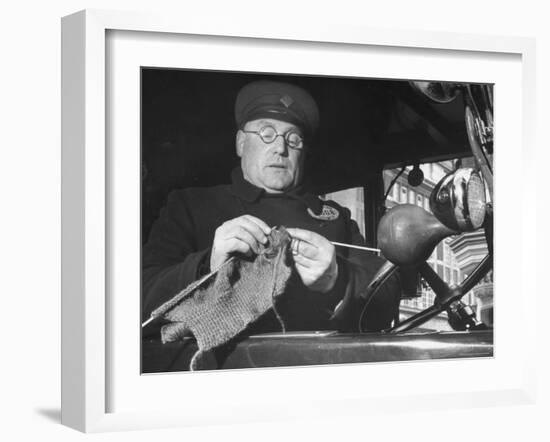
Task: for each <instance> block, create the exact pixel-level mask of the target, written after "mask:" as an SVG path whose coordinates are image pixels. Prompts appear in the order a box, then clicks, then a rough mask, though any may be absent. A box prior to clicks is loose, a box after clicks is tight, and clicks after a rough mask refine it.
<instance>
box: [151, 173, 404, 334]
mask: <svg viewBox="0 0 550 442" xmlns="http://www.w3.org/2000/svg"><path fill="white" fill-rule="evenodd" d="M232 181H233V182H232V184H231V185H220V186H215V187H209V188H189V189H184V190H177V191H173V192H172V193H171V194H170V195H169V197H168V202H167V205H166V207H165V208H164V209H163V210H162V211H161V214H160V216H159V218H158V220H157V221H156V222H155V223H154V225H153V227H152V230H151V234H150V236H149V241H148V242H147V244H146V245H145V246H144V248H143V310H142V312H143V318H144V319H146V318H148V317H149V316H150V314H151V312H152V311H153V310H154V309H155V308H157V307H158V306H159V305H161V304H163V303H164V302H166V301H168V300H169V299H170V298H172V297H173V296H174V295H175V294H177V293H178V292H180V291H181V290H182V289H183V288H185V287H186V286H187V285H188V284H190V283H191V282H192V281H195V280H196V279H198V278H199V277H200V276H202V275H204V274H206V273H208V272H209V271H210V269H209V262H210V251H211V246H212V241H213V238H214V234H215V230H216V229H217V228H218V227H219V226H220V225H221V224H223V223H224V222H225V221H228V220H230V219H233V218H236V217H239V216H242V215H245V214H249V215H253V216H255V217H257V218H260V219H262V220H263V221H264V222H265V223H266V224H268V225H269V226H285V227H298V228H301V229H306V230H311V231H313V232H316V233H318V234H320V235H323V236H324V237H325V238H327V239H328V240H330V241H338V242H344V243H353V244H362V243H363V242H364V241H363V239H362V237H361V235H360V233H359V229H358V227H357V224H356V223H355V222H354V221H353V220H351V218H350V212H349V210H348V209H345V208H343V207H341V206H339V205H338V204H336V203H335V202H332V201H322V200H321V199H319V198H318V197H317V196H315V195H312V194H310V193H308V192H306V191H304V190H303V189H297V190H295V191H293V192H290V193H285V194H267V193H265V192H264V191H263V190H262V189H259V188H257V187H255V186H253V185H252V184H250V183H249V182H247V181H246V180H245V179H244V178H243V176H242V172H241V170H240V169H235V170H234V171H233V174H232ZM323 205H328V206H330V207H332V208H334V209H336V210H337V211H338V214H339V216H338V217H337V219H334V220H321V219H317V218H316V217H314V216H312V214H311V213H313V214H319V213H321V211H322V207H323ZM337 252H338V258H337V260H338V267H339V276H338V280H337V282H336V284H335V286H334V288H333V289H332V290H331V291H330V292H329V293H325V294H322V293H318V292H313V291H310V290H308V289H307V288H306V287H305V286H304V285H303V284H302V283H301V281H300V280H299V278H298V277H296V278H294V280H293V283H292V284H291V290H292V292H293V294H292V295H291V296H285V299H286V300H287V302H286V303H285V305H284V306H283V307H282V311H283V313H282V314H283V317H284V319H285V325H286V326H287V330H327V329H340V330H346V331H348V330H355V329H356V328H357V320H358V316H359V313H360V309H361V305H360V303H359V302H358V300H357V296H358V293H359V292H360V290H362V289H364V287H365V286H366V285H367V284H368V283H369V282H370V280H371V279H372V276H373V275H374V274H375V272H376V270H378V268H379V267H380V265H381V264H382V262H383V261H382V260H381V259H380V258H379V257H377V256H375V255H373V254H372V253H369V252H364V251H355V250H350V249H344V248H340V247H337ZM353 263H356V264H353ZM392 284H393V288H392ZM388 287H389V289H388V288H387V289H386V290H382V291H381V292H380V293H379V295H378V296H377V297H376V298H375V299H374V300H373V301H371V303H370V305H369V315H368V316H369V317H368V318H367V323H368V324H369V326H368V327H369V329H381V328H384V327H387V326H389V325H390V322H391V320H392V319H393V317H394V314H395V309H396V305H398V300H399V296H400V291H399V288H398V287H396V286H395V281H394V282H393V283H390V284H389V286H388ZM390 289H391V290H390ZM343 298H345V302H344V306H345V308H344V309H338V310H339V313H338V315H337V317H334V318H332V316H333V313H334V309H335V307H336V305H337V304H338V303H339V302H340V301H342V299H343ZM279 330H280V324H279V322H278V321H277V320H276V318H275V315H273V314H271V313H268V314H266V315H265V316H264V317H262V318H260V320H259V321H258V322H257V323H255V324H254V325H253V326H252V327H251V329H250V330H249V333H258V332H268V331H279Z"/></svg>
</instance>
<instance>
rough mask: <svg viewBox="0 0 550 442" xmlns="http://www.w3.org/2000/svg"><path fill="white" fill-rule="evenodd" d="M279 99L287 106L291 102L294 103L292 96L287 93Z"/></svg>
mask: <svg viewBox="0 0 550 442" xmlns="http://www.w3.org/2000/svg"><path fill="white" fill-rule="evenodd" d="M279 101H280V102H281V103H283V104H284V105H285V107H287V108H289V107H290V106H292V103H294V100H293V99H292V97H289V96H288V95H284V96H283V97H282V98H281V99H280V100H279Z"/></svg>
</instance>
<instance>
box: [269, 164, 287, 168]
mask: <svg viewBox="0 0 550 442" xmlns="http://www.w3.org/2000/svg"><path fill="white" fill-rule="evenodd" d="M267 167H274V168H276V169H286V168H287V167H286V166H285V165H284V164H278V163H277V164H268V165H267Z"/></svg>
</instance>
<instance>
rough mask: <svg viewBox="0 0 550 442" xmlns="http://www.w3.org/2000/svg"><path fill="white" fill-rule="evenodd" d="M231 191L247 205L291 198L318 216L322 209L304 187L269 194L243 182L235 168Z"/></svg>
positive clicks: (317, 200) (314, 197) (319, 202)
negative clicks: (261, 199) (261, 200)
mask: <svg viewBox="0 0 550 442" xmlns="http://www.w3.org/2000/svg"><path fill="white" fill-rule="evenodd" d="M231 181H232V185H231V191H232V193H233V194H234V195H235V196H237V197H239V198H240V199H242V200H244V201H247V202H249V203H252V202H255V201H257V200H258V199H260V198H261V197H265V198H277V197H279V198H292V199H297V200H300V201H303V202H304V204H305V205H306V206H307V207H308V208H310V209H311V210H312V211H313V212H314V213H316V214H319V213H321V210H322V208H323V205H322V202H321V200H320V199H319V197H317V196H316V195H314V194H312V193H310V192H307V190H306V189H305V187H304V186H299V187H297V188H296V189H293V190H291V191H290V192H287V193H282V194H269V193H266V192H265V190H264V189H261V188H259V187H256V186H255V185H254V184H252V183H250V182H248V181H247V180H245V178H244V176H243V172H242V170H241V168H240V167H236V168H235V169H233V171H232V172H231Z"/></svg>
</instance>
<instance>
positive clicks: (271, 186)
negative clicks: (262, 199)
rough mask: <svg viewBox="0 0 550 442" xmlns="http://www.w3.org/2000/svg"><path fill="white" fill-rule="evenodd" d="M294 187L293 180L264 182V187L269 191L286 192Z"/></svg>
mask: <svg viewBox="0 0 550 442" xmlns="http://www.w3.org/2000/svg"><path fill="white" fill-rule="evenodd" d="M293 187H294V183H293V182H292V181H291V180H281V179H278V180H266V181H265V182H264V189H265V190H266V192H267V193H284V192H288V191H289V190H291V189H292V188H293Z"/></svg>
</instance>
